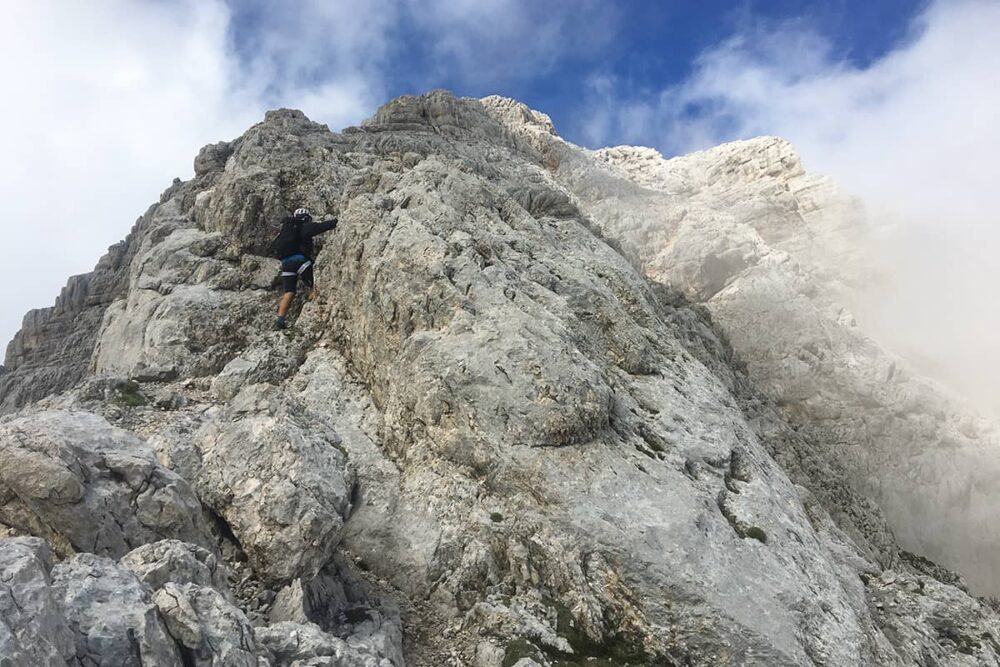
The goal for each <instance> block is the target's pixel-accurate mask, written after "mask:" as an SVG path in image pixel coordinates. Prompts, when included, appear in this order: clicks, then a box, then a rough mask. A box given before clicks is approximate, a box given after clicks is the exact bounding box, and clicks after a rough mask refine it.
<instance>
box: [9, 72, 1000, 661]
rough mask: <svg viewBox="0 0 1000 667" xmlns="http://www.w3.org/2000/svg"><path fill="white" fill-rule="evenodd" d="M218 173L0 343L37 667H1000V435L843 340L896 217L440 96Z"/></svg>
mask: <svg viewBox="0 0 1000 667" xmlns="http://www.w3.org/2000/svg"><path fill="white" fill-rule="evenodd" d="M194 172H195V175H194V177H193V178H192V179H190V180H188V181H181V180H176V181H175V182H174V183H173V184H172V185H170V186H169V187H168V188H167V189H166V190H165V191H164V192H163V194H162V196H161V197H160V199H159V201H158V202H156V203H154V204H153V205H152V206H150V208H149V209H148V210H147V211H146V212H145V213H144V214H143V215H142V216H141V217H140V218H139V220H138V221H137V223H136V224H135V226H134V228H133V229H132V231H131V233H130V234H129V236H128V237H127V238H126V239H125V240H123V241H122V242H121V243H119V244H117V245H115V246H113V247H112V248H110V249H109V252H108V254H107V255H106V256H105V257H103V258H101V259H100V261H99V262H98V264H97V266H96V267H95V269H94V271H93V272H92V273H89V274H86V275H83V276H77V277H74V278H72V279H70V281H69V283H68V284H67V286H66V288H65V289H64V290H63V292H62V294H61V295H60V297H59V299H58V300H57V301H56V303H55V305H54V306H53V307H51V308H48V309H43V310H39V311H32V312H31V313H29V314H28V315H27V316H26V318H25V324H24V327H23V328H22V330H21V331H20V332H19V333H18V334H17V336H16V337H15V339H14V340H13V341H12V342H11V344H10V346H9V348H8V350H7V356H6V361H5V364H4V367H3V369H2V370H0V411H2V413H3V416H2V417H0V452H2V455H3V460H4V462H5V463H4V465H3V466H2V467H0V654H2V655H4V656H5V657H8V659H9V660H10V661H11V664H15V665H22V664H23V665H62V664H81V665H84V664H121V665H142V664H145V665H149V664H158V665H159V664H163V665H175V664H176V665H190V664H205V665H208V664H215V665H301V666H305V665H345V666H351V667H353V666H365V667H400V666H401V665H404V664H409V665H446V664H451V665H477V666H478V667H511V666H513V665H517V667H532V666H538V665H541V666H543V667H555V666H556V665H561V666H569V665H581V666H582V665H623V666H624V665H633V666H638V665H719V664H733V665H768V666H774V665H812V664H823V665H845V666H847V665H852V666H853V665H928V664H939V665H997V664H1000V617H998V615H997V609H996V603H995V601H993V600H991V599H989V598H986V597H980V596H986V595H992V594H995V593H997V592H998V590H1000V579H998V577H997V572H998V568H997V566H998V564H1000V563H998V560H1000V530H998V529H997V528H996V522H995V520H994V516H993V515H994V508H995V507H996V504H997V500H998V499H1000V498H998V496H1000V482H998V480H1000V457H998V456H997V453H998V447H1000V434H998V431H997V428H996V425H995V423H994V422H992V421H990V420H988V419H984V418H982V417H979V416H977V414H976V412H975V411H974V410H973V409H972V408H970V406H969V405H968V403H967V401H966V400H965V399H963V398H958V397H956V396H954V395H952V394H951V393H950V392H949V391H947V390H945V389H943V388H942V387H940V386H939V385H938V384H936V382H934V381H933V380H929V379H928V378H927V377H926V376H925V373H924V372H923V371H921V370H918V369H917V368H916V367H915V366H914V365H913V364H912V363H911V362H910V361H908V360H907V359H906V352H907V350H905V349H894V348H893V347H892V342H893V341H891V340H888V339H887V338H886V337H885V336H883V335H882V333H883V332H881V331H880V330H878V328H877V327H875V326H874V325H871V326H870V327H869V324H868V321H867V319H866V317H861V316H858V317H856V316H855V313H856V311H859V309H860V308H862V307H863V306H862V305H861V304H863V303H864V302H865V299H866V298H867V297H868V292H869V290H871V286H872V285H878V284H882V281H884V280H885V275H884V271H885V268H884V264H883V263H882V262H881V261H880V260H879V259H878V256H877V254H876V253H875V252H873V248H875V247H877V244H878V241H879V239H878V238H877V236H878V234H879V228H878V227H877V226H876V225H873V221H872V217H871V209H870V207H866V205H865V203H864V202H863V201H862V200H859V199H858V198H856V197H855V196H853V195H852V194H851V193H849V192H847V191H845V190H844V189H842V188H841V187H840V186H838V184H837V183H835V182H834V181H833V180H831V179H830V178H828V177H825V176H823V175H820V174H816V173H812V172H810V171H808V170H807V169H806V168H805V167H804V166H803V163H802V160H801V158H800V157H799V155H798V153H797V152H796V150H795V148H794V147H793V146H792V145H791V144H790V143H789V142H787V141H785V140H784V139H781V138H778V137H768V136H763V137H758V138H755V139H751V140H746V141H739V142H731V143H726V144H723V145H720V146H716V147H713V148H709V149H707V150H704V151H701V152H696V153H692V154H689V155H684V156H680V157H676V158H673V159H664V158H663V157H662V156H661V155H660V154H659V153H657V152H656V151H655V150H652V149H648V148H638V147H631V146H622V147H615V148H607V149H602V150H597V151H591V150H586V149H583V148H580V147H578V146H575V145H573V144H571V143H569V142H567V141H565V140H563V139H561V138H560V137H559V136H558V135H557V134H556V132H555V128H554V127H553V125H552V123H551V121H550V119H549V118H548V117H547V116H546V115H545V114H543V113H541V112H538V111H535V110H532V109H530V108H528V107H527V106H525V105H523V104H521V103H519V102H516V101H514V100H511V99H507V98H502V97H486V98H482V99H473V98H457V97H455V96H453V95H451V94H450V93H447V92H445V91H434V92H431V93H428V94H426V95H421V96H413V97H401V98H398V99H395V100H393V101H391V102H389V103H387V104H385V105H384V106H382V107H381V108H380V109H379V110H378V112H377V113H376V114H375V115H374V116H373V117H372V118H370V119H369V120H367V121H365V122H364V123H363V124H362V125H361V126H360V127H350V128H346V129H344V130H343V131H341V132H331V131H330V130H329V128H327V127H326V126H325V125H321V124H318V123H315V122H313V121H311V120H309V119H308V118H307V117H306V116H305V115H304V114H303V113H302V112H299V111H294V110H289V109H280V110H276V111H271V112H268V113H267V115H266V117H265V118H264V120H263V121H262V122H259V123H257V124H255V125H253V126H252V127H250V128H249V129H248V130H247V131H246V132H245V133H244V134H242V135H241V136H240V137H238V138H236V139H234V140H232V141H223V142H220V143H216V144H210V145H208V146H206V147H205V148H203V149H202V150H201V151H200V153H199V154H198V155H197V157H196V158H195V161H194ZM299 207H307V208H309V209H311V211H312V212H313V215H314V216H315V218H316V219H317V220H320V219H325V218H327V217H336V218H338V220H339V222H338V225H337V228H336V229H335V230H334V231H332V232H329V233H328V234H327V235H325V236H323V237H320V239H321V240H320V241H319V245H318V252H317V254H316V257H315V260H316V264H315V271H316V286H317V288H316V291H315V293H314V295H313V297H312V298H310V299H306V298H300V299H297V300H296V302H295V305H294V306H293V310H292V311H291V312H290V314H289V321H290V323H291V327H290V328H289V329H287V330H284V331H275V330H272V325H273V321H274V309H275V306H276V303H277V297H278V295H279V294H278V290H277V289H276V288H277V284H278V282H279V280H280V277H279V275H278V261H277V260H275V259H273V258H271V257H269V256H268V244H269V241H270V240H271V238H272V237H273V235H274V233H275V232H276V223H277V222H278V221H280V220H281V219H282V218H283V217H285V216H287V215H288V214H289V213H291V211H293V210H294V209H296V208H299ZM300 296H304V295H300Z"/></svg>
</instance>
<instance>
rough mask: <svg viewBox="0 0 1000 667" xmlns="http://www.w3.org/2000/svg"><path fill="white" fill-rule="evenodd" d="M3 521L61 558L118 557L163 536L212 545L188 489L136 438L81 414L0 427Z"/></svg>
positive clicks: (46, 415)
mask: <svg viewBox="0 0 1000 667" xmlns="http://www.w3.org/2000/svg"><path fill="white" fill-rule="evenodd" d="M0 458H2V459H3V461H4V465H3V466H2V467H0V522H3V523H5V524H7V525H10V526H14V527H15V528H17V529H19V530H20V531H21V532H23V533H28V534H32V535H38V536H40V537H44V538H45V539H46V540H48V541H49V542H50V543H51V544H52V545H53V547H54V548H55V549H56V551H57V552H58V553H60V554H62V555H64V556H67V555H70V554H72V553H75V552H91V553H96V554H101V555H107V556H110V557H112V558H119V557H121V556H123V555H125V554H126V553H127V552H128V551H130V550H131V549H132V548H134V547H136V546H140V545H142V544H145V543H146V542H150V541H154V540H158V539H160V538H161V537H163V536H170V537H174V538H177V539H181V540H185V541H189V542H193V543H196V544H202V545H211V544H213V543H214V541H213V539H212V538H211V536H210V535H209V533H208V530H207V528H206V526H205V525H204V524H203V522H202V518H201V504H200V503H199V501H198V498H197V497H196V496H195V494H194V491H193V490H192V489H191V487H190V486H189V485H188V483H187V482H186V481H185V480H184V479H183V478H181V477H180V476H179V475H177V474H176V473H174V472H171V471H170V470H167V469H165V468H164V467H162V466H161V465H159V464H158V463H157V462H156V459H155V458H154V456H153V453H152V451H151V450H150V449H149V448H148V447H147V446H146V445H145V444H144V443H143V442H142V441H140V440H139V439H138V438H136V437H135V436H134V435H132V434H131V433H129V432H127V431H124V430H122V429H118V428H114V427H112V426H111V425H110V424H109V423H108V422H107V421H105V420H104V419H102V418H100V417H97V416H95V415H93V414H88V413H83V412H60V411H49V412H38V413H32V414H30V415H27V416H22V417H18V418H16V419H11V420H9V421H7V422H5V423H2V424H0Z"/></svg>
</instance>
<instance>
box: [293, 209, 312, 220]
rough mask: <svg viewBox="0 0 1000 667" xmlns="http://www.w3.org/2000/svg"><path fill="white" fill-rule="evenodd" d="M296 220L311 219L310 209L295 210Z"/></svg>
mask: <svg viewBox="0 0 1000 667" xmlns="http://www.w3.org/2000/svg"><path fill="white" fill-rule="evenodd" d="M295 217H296V218H308V217H311V216H310V214H309V209H307V208H297V209H295Z"/></svg>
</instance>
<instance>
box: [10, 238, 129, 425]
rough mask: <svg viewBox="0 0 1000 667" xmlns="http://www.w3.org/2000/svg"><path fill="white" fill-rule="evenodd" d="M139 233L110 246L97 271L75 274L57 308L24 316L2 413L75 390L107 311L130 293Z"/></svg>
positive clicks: (13, 346)
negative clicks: (127, 290)
mask: <svg viewBox="0 0 1000 667" xmlns="http://www.w3.org/2000/svg"><path fill="white" fill-rule="evenodd" d="M137 233H138V228H137V229H136V230H133V233H132V234H130V235H129V237H128V238H127V239H126V240H125V241H123V242H121V243H119V244H117V245H115V246H112V247H111V248H109V249H108V254H107V255H105V256H104V257H103V258H101V261H100V262H99V263H98V264H97V267H96V268H95V269H94V271H93V272H92V273H88V274H84V275H80V276H74V277H72V278H70V280H69V282H68V283H67V284H66V287H64V288H63V290H62V293H61V294H60V295H59V297H58V298H57V299H56V302H55V305H53V306H52V307H51V308H43V309H40V310H32V311H31V312H29V313H28V314H27V315H25V316H24V321H23V323H22V324H21V330H20V331H18V332H17V334H16V335H15V336H14V339H13V340H12V341H11V342H10V344H9V345H8V346H7V354H6V358H5V360H4V363H3V365H2V366H0V414H3V413H6V412H11V411H13V410H15V409H17V408H19V407H21V406H23V405H26V404H28V403H30V402H31V401H34V400H37V399H39V398H42V397H44V396H46V395H48V394H51V393H54V392H59V391H64V390H66V389H69V388H70V387H72V386H73V385H75V384H76V383H77V382H79V381H80V380H81V379H83V378H84V377H85V376H86V374H87V372H88V370H89V368H90V357H91V354H92V353H93V350H94V345H95V344H96V342H97V334H98V332H99V331H100V328H101V321H102V319H103V317H104V311H105V310H106V309H107V307H108V305H109V304H111V303H112V302H113V301H115V300H116V299H118V298H120V297H121V296H122V295H123V294H124V293H125V288H126V283H125V281H124V280H123V279H122V277H123V275H124V274H125V272H126V271H127V270H128V266H129V262H130V261H131V259H132V253H133V247H134V246H133V241H134V239H135V236H136V234H137Z"/></svg>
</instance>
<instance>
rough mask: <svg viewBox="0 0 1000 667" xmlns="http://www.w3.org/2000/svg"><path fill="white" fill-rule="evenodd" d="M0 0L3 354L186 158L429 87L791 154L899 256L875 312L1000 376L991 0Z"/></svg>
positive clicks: (999, 21) (610, 132)
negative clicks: (257, 131)
mask: <svg viewBox="0 0 1000 667" xmlns="http://www.w3.org/2000/svg"><path fill="white" fill-rule="evenodd" d="M292 7H294V10H292V9H291V8H292ZM2 11H3V20H0V89H3V90H5V91H13V92H14V95H13V99H14V100H15V102H14V103H8V104H5V105H0V126H2V127H4V128H6V130H7V132H6V134H5V140H4V151H5V155H4V159H3V160H0V202H2V206H0V228H2V229H3V231H4V235H5V236H4V243H2V244H0V303H2V304H3V306H4V308H3V310H2V311H0V340H8V339H9V338H10V337H11V336H12V335H13V334H14V332H15V331H16V329H17V328H18V326H19V324H20V321H21V317H22V316H23V314H24V313H25V312H26V311H27V310H28V309H29V308H37V307H44V306H47V305H50V304H51V303H52V302H53V300H54V298H55V296H56V295H57V294H58V292H59V290H60V288H61V287H62V286H63V285H64V284H65V281H66V278H67V277H68V276H69V275H71V274H75V273H82V272H85V271H89V270H90V269H91V268H92V267H93V266H94V264H95V263H96V261H97V260H98V258H99V257H100V256H101V255H102V254H103V253H104V252H105V250H106V248H107V247H108V246H109V245H111V244H112V243H114V242H116V241H118V240H120V239H121V238H123V237H124V236H125V234H126V233H127V232H128V230H129V228H130V227H131V225H132V224H133V222H134V221H135V219H136V218H137V217H138V216H139V215H140V214H141V213H142V212H143V211H145V210H146V208H147V207H148V206H149V205H150V204H151V203H153V202H155V201H156V200H157V198H158V196H159V193H160V192H161V191H162V190H163V189H164V188H166V187H167V186H168V185H169V184H170V182H171V180H172V179H173V178H174V177H178V176H179V177H181V178H189V177H190V176H191V175H192V166H191V165H192V159H193V157H194V155H195V154H196V153H197V151H198V149H199V148H200V147H201V146H202V145H204V144H207V143H210V142H215V141H219V140H223V139H232V138H234V137H236V136H238V135H239V134H241V133H242V132H243V131H244V130H245V129H246V128H247V127H248V126H250V125H251V124H252V123H254V122H257V121H258V120H260V119H261V118H262V117H263V114H264V111H265V110H266V109H268V108H274V107H277V106H289V107H295V108H300V109H302V110H303V111H305V112H306V113H307V114H308V115H309V116H310V117H312V118H313V119H315V120H318V121H321V122H325V123H327V124H328V125H329V126H330V127H331V128H332V129H334V130H337V129H340V128H342V127H344V126H347V125H352V124H357V123H360V122H361V121H362V120H363V119H365V118H366V117H368V116H369V115H371V114H372V112H373V111H374V110H375V109H376V108H377V107H378V106H379V105H380V104H382V103H384V102H386V101H388V100H389V99H391V98H392V97H394V96H396V95H400V94H407V93H420V92H424V91H426V90H429V89H431V88H438V87H443V88H448V89H451V90H453V91H455V92H456V93H458V94H460V95H468V96H482V95H487V94H501V95H507V96H510V97H515V98H517V99H520V100H522V101H524V102H526V103H527V104H529V105H530V106H532V107H533V108H535V109H538V110H541V111H544V112H545V113H548V114H549V115H550V116H551V117H552V119H553V121H554V123H555V126H556V129H557V130H558V131H559V133H560V134H561V135H562V136H563V137H565V138H566V139H568V140H570V141H572V142H574V143H577V144H580V145H584V146H588V147H595V148H596V147H600V146H604V145H614V144H622V143H629V144H641V145H647V146H653V147H655V148H657V149H659V150H660V151H661V152H662V153H664V154H665V155H668V156H669V155H673V154H678V153H683V152H687V151H691V150H697V149H701V148H706V147H709V146H712V145H715V144H717V143H720V142H723V141H728V140H733V139H739V138H747V137H752V136H756V135H761V134H774V135H779V136H782V137H784V138H786V139H788V140H790V141H791V142H792V143H793V144H794V145H795V146H796V148H797V149H798V150H799V152H800V153H801V155H802V157H803V160H804V162H805V165H806V167H807V168H808V169H810V170H814V171H819V172H822V173H826V174H829V175H831V176H833V177H834V178H835V179H836V180H837V181H839V182H840V183H841V184H842V185H843V186H844V187H846V188H847V189H849V190H850V191H852V192H854V193H856V194H858V195H860V196H861V197H863V198H864V199H865V200H866V201H867V202H868V204H869V205H870V207H871V209H872V210H873V211H876V212H877V215H875V216H873V219H874V220H876V221H877V223H878V225H879V233H880V234H882V235H883V236H884V237H885V238H892V239H894V240H893V243H892V244H891V246H892V248H893V249H894V250H898V249H905V252H902V251H900V253H899V256H894V257H888V258H887V259H886V266H887V270H888V271H889V272H891V273H894V274H896V275H898V276H899V277H900V280H899V283H900V284H901V285H903V286H905V287H906V288H907V290H906V291H905V292H900V293H897V294H894V295H892V296H891V298H887V300H886V307H885V308H884V309H882V312H884V313H885V316H886V317H887V318H888V319H892V320H894V321H898V322H900V323H902V325H900V326H899V327H897V328H898V329H901V330H903V331H905V332H911V333H912V332H921V333H922V335H923V339H922V340H918V338H919V336H918V337H913V336H911V338H912V340H907V341H904V343H905V344H906V345H910V346H916V347H920V348H921V349H923V351H924V352H926V350H927V349H929V347H930V346H932V345H933V344H938V343H933V341H931V339H932V338H934V339H936V340H938V341H944V342H943V343H940V344H941V345H946V346H948V347H949V348H951V349H952V350H959V351H963V353H964V354H965V358H964V359H963V360H961V362H962V363H964V364H965V365H966V366H968V367H969V368H973V369H974V368H976V367H981V366H983V364H984V363H986V365H989V364H993V367H995V370H996V372H995V373H993V375H994V376H996V377H1000V346H997V345H995V344H994V343H993V342H992V341H994V340H995V331H996V329H997V327H998V326H1000V297H998V296H997V295H998V294H1000V293H998V292H997V291H996V290H995V289H992V291H990V290H987V289H986V286H995V285H997V284H1000V263H998V262H996V261H995V258H994V257H992V256H990V255H989V252H990V249H991V248H995V247H997V245H998V243H1000V224H998V223H997V215H996V211H1000V188H997V187H996V184H995V182H994V181H995V174H996V156H997V155H998V154H1000V123H997V120H996V119H997V118H1000V49H998V46H997V38H996V35H997V34H1000V0H918V1H913V2H906V1H903V0H879V1H878V2H871V1H862V0H833V1H831V2H824V3H815V2H796V1H793V0H742V1H739V2H724V1H722V0H699V1H695V0H661V1H657V2H654V1H652V0H650V1H646V2H642V1H638V0H634V1H622V2H611V1H610V0H572V1H571V0H547V1H546V2H537V0H363V1H362V0H350V1H348V0H298V1H297V2H294V3H293V2H283V1H282V2H279V1H278V0H101V1H100V2H93V3H72V2H62V1H60V0H35V1H33V2H30V3H28V2H24V3H7V4H6V5H5V7H4V9H3V10H2ZM39 256H41V257H43V258H44V270H41V271H40V270H39V269H38V257H39ZM928 257H930V258H933V259H934V261H935V262H936V264H935V266H934V270H933V271H928V270H927V264H926V261H924V260H925V259H926V258H928ZM957 296H960V298H956V297H957ZM928 302H931V303H935V304H936V306H935V308H934V309H928V308H927V307H926V304H927V303H928ZM941 322H944V323H947V327H948V328H947V329H943V328H942V326H941V324H940V323H941ZM984 341H989V342H986V343H984ZM984 350H985V351H984ZM984 355H987V356H989V357H990V358H989V359H986V360H985V362H984V359H983V356H984ZM987 362H988V363H987ZM998 402H1000V392H998Z"/></svg>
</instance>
